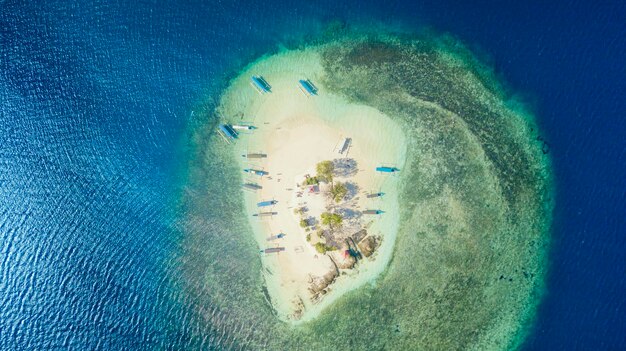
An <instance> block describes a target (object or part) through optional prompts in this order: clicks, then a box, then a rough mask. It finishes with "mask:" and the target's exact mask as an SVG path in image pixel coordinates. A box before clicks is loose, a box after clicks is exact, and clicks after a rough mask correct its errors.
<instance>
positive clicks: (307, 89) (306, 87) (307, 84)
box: [298, 79, 317, 97]
mask: <svg viewBox="0 0 626 351" xmlns="http://www.w3.org/2000/svg"><path fill="white" fill-rule="evenodd" d="M298 83H300V90H301V91H302V92H303V93H304V95H306V96H307V97H308V96H311V95H317V87H315V85H313V83H311V81H310V80H308V79H300V80H299V81H298Z"/></svg>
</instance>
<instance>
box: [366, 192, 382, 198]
mask: <svg viewBox="0 0 626 351" xmlns="http://www.w3.org/2000/svg"><path fill="white" fill-rule="evenodd" d="M383 195H385V193H371V194H367V198H368V199H373V198H375V197H382V196H383Z"/></svg>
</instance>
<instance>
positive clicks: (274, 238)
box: [267, 233, 285, 241]
mask: <svg viewBox="0 0 626 351" xmlns="http://www.w3.org/2000/svg"><path fill="white" fill-rule="evenodd" d="M284 237H285V234H284V233H280V234H276V235H272V236H270V237H269V238H267V241H273V240H277V239H282V238H284Z"/></svg>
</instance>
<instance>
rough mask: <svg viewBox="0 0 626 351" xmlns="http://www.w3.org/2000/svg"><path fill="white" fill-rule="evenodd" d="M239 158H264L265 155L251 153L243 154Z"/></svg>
mask: <svg viewBox="0 0 626 351" xmlns="http://www.w3.org/2000/svg"><path fill="white" fill-rule="evenodd" d="M241 157H245V158H266V157H267V154H259V153H256V154H255V153H252V154H243V155H241Z"/></svg>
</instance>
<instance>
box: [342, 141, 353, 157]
mask: <svg viewBox="0 0 626 351" xmlns="http://www.w3.org/2000/svg"><path fill="white" fill-rule="evenodd" d="M351 142H352V138H345V139H344V141H343V145H342V146H341V149H339V154H341V155H343V153H344V152H346V151H348V148H349V147H350V143H351Z"/></svg>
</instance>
